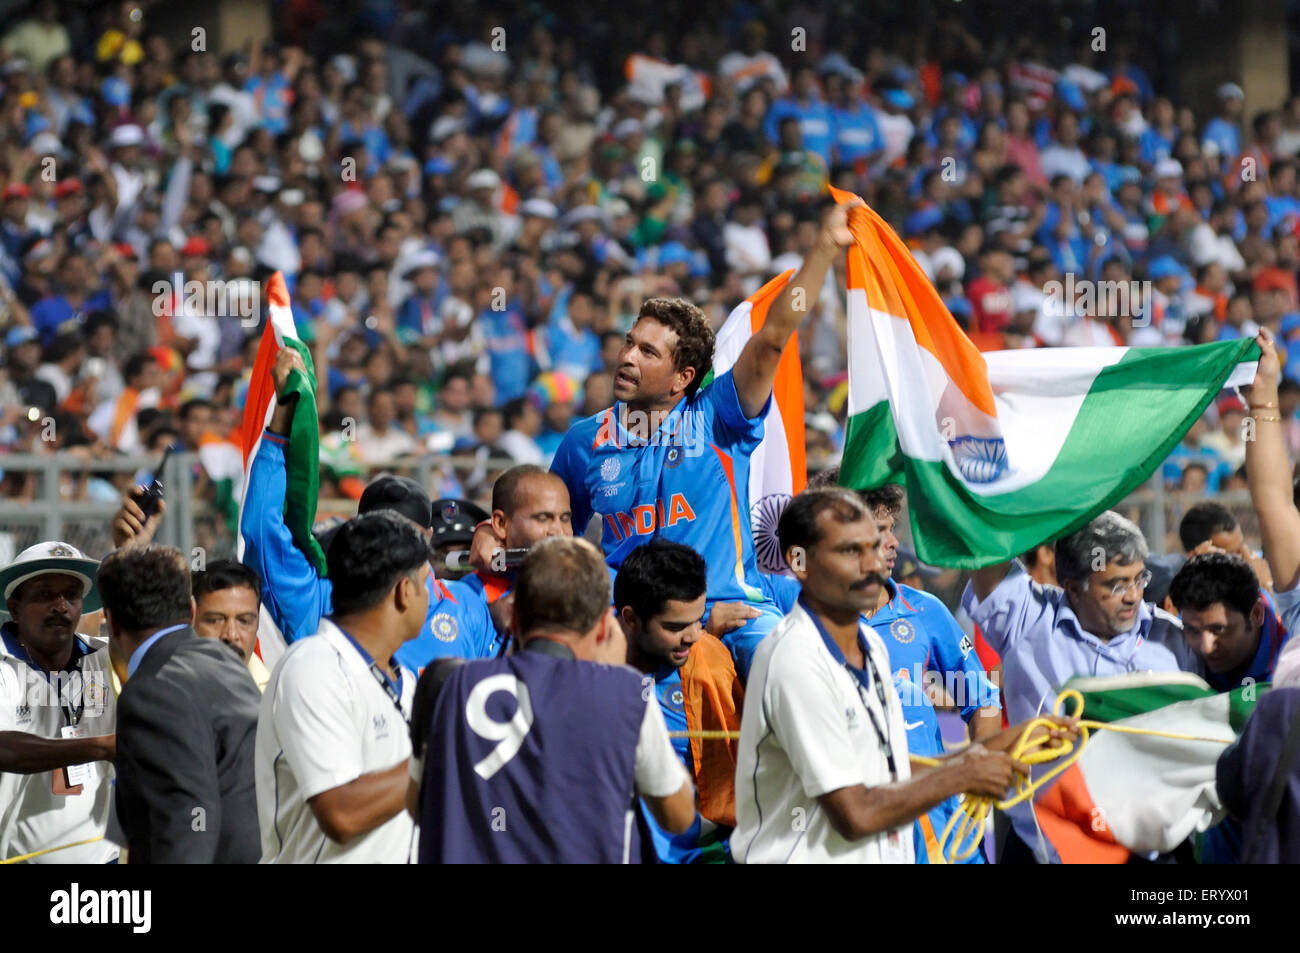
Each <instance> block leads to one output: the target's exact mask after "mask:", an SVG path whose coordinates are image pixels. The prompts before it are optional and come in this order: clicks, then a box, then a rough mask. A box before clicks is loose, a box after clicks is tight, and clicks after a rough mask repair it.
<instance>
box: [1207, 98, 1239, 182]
mask: <svg viewBox="0 0 1300 953" xmlns="http://www.w3.org/2000/svg"><path fill="white" fill-rule="evenodd" d="M1245 101H1246V94H1245V93H1244V92H1242V89H1241V87H1240V86H1238V85H1237V84H1236V83H1224V84H1223V85H1222V86H1220V87H1219V114H1218V115H1217V116H1215V117H1214V118H1213V119H1211V120H1210V121H1209V122H1208V123H1206V124H1205V133H1204V134H1203V135H1202V136H1201V144H1202V146H1203V147H1204V149H1205V151H1206V153H1207V154H1208V153H1210V152H1211V151H1213V152H1216V153H1218V165H1219V168H1220V169H1222V168H1224V167H1225V166H1226V165H1227V164H1229V163H1231V162H1233V161H1235V160H1236V158H1237V156H1239V155H1241V111H1242V106H1243V105H1244V104H1245ZM1211 146H1213V147H1214V148H1213V150H1211V148H1210V147H1211Z"/></svg>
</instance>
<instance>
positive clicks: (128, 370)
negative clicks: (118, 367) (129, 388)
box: [122, 351, 157, 383]
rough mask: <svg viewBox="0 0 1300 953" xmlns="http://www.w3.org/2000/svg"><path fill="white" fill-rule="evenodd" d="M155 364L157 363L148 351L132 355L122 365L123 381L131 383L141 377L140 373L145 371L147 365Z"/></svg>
mask: <svg viewBox="0 0 1300 953" xmlns="http://www.w3.org/2000/svg"><path fill="white" fill-rule="evenodd" d="M155 363H157V361H155V359H154V356H153V355H152V354H150V353H149V352H148V351H140V352H138V353H136V354H132V355H131V356H130V357H128V358H127V359H126V363H125V364H123V365H122V380H124V381H126V382H127V383H130V382H131V381H133V380H135V379H136V378H137V377H139V376H140V372H141V371H143V370H144V369H145V366H146V365H148V364H155Z"/></svg>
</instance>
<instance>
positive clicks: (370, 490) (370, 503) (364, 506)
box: [357, 473, 433, 529]
mask: <svg viewBox="0 0 1300 953" xmlns="http://www.w3.org/2000/svg"><path fill="white" fill-rule="evenodd" d="M373 510H392V511H393V512H395V513H397V514H399V515H401V516H405V517H406V518H407V519H409V520H413V521H414V522H416V523H418V524H419V525H420V527H421V528H422V529H428V528H429V527H430V526H431V525H432V523H433V504H432V503H430V502H429V494H428V493H425V492H424V489H423V487H421V486H420V484H418V483H416V482H415V481H414V480H412V479H411V478H410V477H402V476H392V475H391V474H388V473H385V474H384V475H382V476H377V477H375V478H374V479H373V480H371V481H370V482H369V483H367V484H366V488H365V490H364V491H363V492H362V494H361V500H360V501H359V502H358V503H357V513H358V514H361V513H369V512H371V511H373Z"/></svg>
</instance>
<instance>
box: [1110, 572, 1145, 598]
mask: <svg viewBox="0 0 1300 953" xmlns="http://www.w3.org/2000/svg"><path fill="white" fill-rule="evenodd" d="M1150 582H1151V571H1150V570H1147V569H1144V570H1142V572H1140V573H1138V574H1137V576H1136V577H1135V578H1134V579H1132V580H1131V581H1129V582H1123V581H1120V582H1113V583H1111V585H1110V589H1109V592H1110V594H1111V596H1112V597H1113V598H1116V599H1119V598H1121V597H1123V596H1124V594H1125V593H1127V592H1128V591H1129V590H1130V589H1132V588H1134V587H1135V586H1136V587H1137V591H1138V592H1139V593H1141V592H1142V590H1143V589H1145V588H1146V587H1147V585H1148V584H1149V583H1150Z"/></svg>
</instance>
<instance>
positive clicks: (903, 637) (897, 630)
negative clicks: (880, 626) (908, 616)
mask: <svg viewBox="0 0 1300 953" xmlns="http://www.w3.org/2000/svg"><path fill="white" fill-rule="evenodd" d="M889 634H890V635H892V636H893V637H894V638H896V639H898V641H900V642H902V643H903V644H904V645H907V644H908V643H909V642H911V641H912V640H913V639H914V638H916V626H914V625H912V623H910V622H905V621H904V620H902V619H895V620H894V621H893V622H891V623H889Z"/></svg>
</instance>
